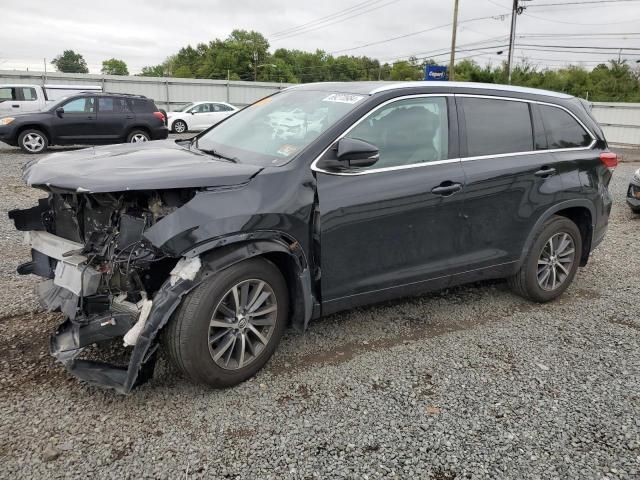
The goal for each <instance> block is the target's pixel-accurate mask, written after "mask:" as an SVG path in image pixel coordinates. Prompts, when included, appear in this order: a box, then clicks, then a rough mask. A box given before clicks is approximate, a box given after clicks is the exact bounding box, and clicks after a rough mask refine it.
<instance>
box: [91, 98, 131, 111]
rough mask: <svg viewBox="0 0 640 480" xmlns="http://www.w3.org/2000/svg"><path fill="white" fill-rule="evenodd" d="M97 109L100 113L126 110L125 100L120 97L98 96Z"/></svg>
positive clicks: (127, 109)
mask: <svg viewBox="0 0 640 480" xmlns="http://www.w3.org/2000/svg"><path fill="white" fill-rule="evenodd" d="M98 110H99V111H100V112H101V113H124V112H128V111H129V108H128V106H127V102H126V101H125V100H124V99H122V98H111V97H100V98H98Z"/></svg>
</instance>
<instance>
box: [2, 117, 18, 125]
mask: <svg viewBox="0 0 640 480" xmlns="http://www.w3.org/2000/svg"><path fill="white" fill-rule="evenodd" d="M14 120H15V118H14V117H3V118H0V125H9V124H10V123H11V122H13V121H14Z"/></svg>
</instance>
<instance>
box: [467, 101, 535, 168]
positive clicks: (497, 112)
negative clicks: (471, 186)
mask: <svg viewBox="0 0 640 480" xmlns="http://www.w3.org/2000/svg"><path fill="white" fill-rule="evenodd" d="M458 101H459V102H460V103H461V105H462V110H463V112H464V118H465V122H466V127H467V149H468V152H467V155H468V156H469V157H477V156H482V155H496V154H500V153H515V152H529V151H531V150H533V129H532V127H531V115H530V113H529V104H528V103H526V102H514V101H510V100H493V99H485V98H459V99H458Z"/></svg>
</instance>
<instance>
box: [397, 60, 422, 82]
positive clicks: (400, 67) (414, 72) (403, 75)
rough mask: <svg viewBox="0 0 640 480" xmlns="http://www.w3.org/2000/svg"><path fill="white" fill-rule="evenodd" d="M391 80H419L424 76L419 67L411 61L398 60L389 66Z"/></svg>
mask: <svg viewBox="0 0 640 480" xmlns="http://www.w3.org/2000/svg"><path fill="white" fill-rule="evenodd" d="M390 78H391V80H403V81H406V80H420V79H421V78H424V74H423V73H422V70H421V69H420V67H418V66H416V65H414V64H413V63H412V62H410V61H409V62H407V61H404V60H403V61H400V62H395V63H394V64H393V67H391V72H390Z"/></svg>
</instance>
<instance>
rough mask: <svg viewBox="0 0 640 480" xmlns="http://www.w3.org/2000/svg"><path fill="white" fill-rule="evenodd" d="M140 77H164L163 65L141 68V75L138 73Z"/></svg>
mask: <svg viewBox="0 0 640 480" xmlns="http://www.w3.org/2000/svg"><path fill="white" fill-rule="evenodd" d="M140 76H141V77H164V76H165V66H164V65H162V64H161V65H153V66H149V67H142V73H140Z"/></svg>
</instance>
